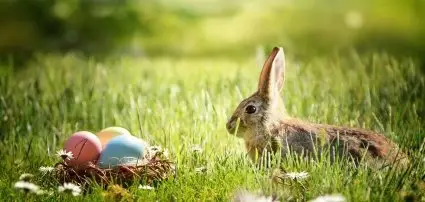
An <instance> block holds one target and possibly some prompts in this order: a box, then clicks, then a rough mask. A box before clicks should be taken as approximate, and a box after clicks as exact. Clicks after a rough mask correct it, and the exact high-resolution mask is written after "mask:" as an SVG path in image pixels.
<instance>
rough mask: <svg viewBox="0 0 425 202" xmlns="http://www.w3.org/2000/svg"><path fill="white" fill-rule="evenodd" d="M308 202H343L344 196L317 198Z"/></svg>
mask: <svg viewBox="0 0 425 202" xmlns="http://www.w3.org/2000/svg"><path fill="white" fill-rule="evenodd" d="M310 202H345V198H344V196H342V195H340V194H335V195H324V196H319V197H317V198H315V199H313V200H311V201H310Z"/></svg>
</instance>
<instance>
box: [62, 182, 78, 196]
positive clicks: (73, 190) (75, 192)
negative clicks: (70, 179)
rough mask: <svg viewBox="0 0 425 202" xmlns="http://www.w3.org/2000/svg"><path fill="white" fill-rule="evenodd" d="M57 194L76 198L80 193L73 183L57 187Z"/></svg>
mask: <svg viewBox="0 0 425 202" xmlns="http://www.w3.org/2000/svg"><path fill="white" fill-rule="evenodd" d="M58 191H59V192H65V193H70V194H72V195H73V196H78V195H80V193H81V188H80V186H78V185H75V184H73V183H64V184H63V186H59V187H58Z"/></svg>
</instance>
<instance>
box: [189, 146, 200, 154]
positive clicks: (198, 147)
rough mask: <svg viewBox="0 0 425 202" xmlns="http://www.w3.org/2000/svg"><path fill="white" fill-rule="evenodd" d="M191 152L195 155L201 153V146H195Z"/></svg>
mask: <svg viewBox="0 0 425 202" xmlns="http://www.w3.org/2000/svg"><path fill="white" fill-rule="evenodd" d="M191 150H192V152H193V153H201V152H202V147H201V146H199V145H194V146H192V148H191Z"/></svg>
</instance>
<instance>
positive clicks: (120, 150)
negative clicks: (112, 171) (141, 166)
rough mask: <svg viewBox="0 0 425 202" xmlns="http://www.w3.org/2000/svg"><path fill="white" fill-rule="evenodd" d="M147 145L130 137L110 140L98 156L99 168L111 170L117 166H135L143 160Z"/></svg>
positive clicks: (124, 136) (138, 139)
mask: <svg viewBox="0 0 425 202" xmlns="http://www.w3.org/2000/svg"><path fill="white" fill-rule="evenodd" d="M146 147H147V143H146V142H145V141H143V140H142V139H140V138H137V137H134V136H131V135H120V136H117V137H114V138H112V139H111V141H109V142H108V144H106V146H105V148H104V149H103V151H102V153H101V154H100V159H99V166H100V167H101V168H112V167H115V166H118V165H135V164H137V162H140V160H141V159H143V156H144V153H145V149H146Z"/></svg>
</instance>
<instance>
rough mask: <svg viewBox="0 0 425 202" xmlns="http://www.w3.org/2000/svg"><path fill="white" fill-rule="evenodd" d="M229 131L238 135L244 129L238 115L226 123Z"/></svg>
mask: <svg viewBox="0 0 425 202" xmlns="http://www.w3.org/2000/svg"><path fill="white" fill-rule="evenodd" d="M226 129H227V132H228V133H230V134H232V135H237V134H236V133H240V132H241V131H242V130H243V127H242V124H240V121H239V118H238V117H231V118H230V119H229V121H228V122H227V124H226Z"/></svg>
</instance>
